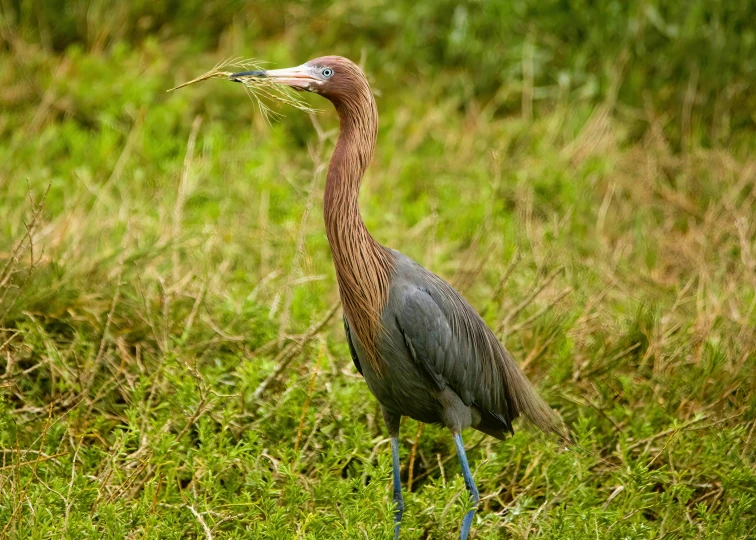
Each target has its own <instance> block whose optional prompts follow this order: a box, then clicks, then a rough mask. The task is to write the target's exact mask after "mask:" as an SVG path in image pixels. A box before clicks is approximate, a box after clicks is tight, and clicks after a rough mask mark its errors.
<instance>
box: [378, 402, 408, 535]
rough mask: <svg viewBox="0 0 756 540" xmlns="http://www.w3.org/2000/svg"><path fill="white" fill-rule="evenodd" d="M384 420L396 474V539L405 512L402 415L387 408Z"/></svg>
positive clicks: (392, 464) (384, 412)
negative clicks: (400, 450)
mask: <svg viewBox="0 0 756 540" xmlns="http://www.w3.org/2000/svg"><path fill="white" fill-rule="evenodd" d="M382 411H383V420H384V421H385V422H386V427H387V428H388V432H389V437H391V466H392V470H393V476H394V502H395V503H396V510H394V540H397V538H399V526H400V524H401V522H402V514H403V513H404V499H402V479H401V476H400V474H401V463H400V462H399V423H400V421H401V419H402V417H401V416H399V415H395V414H391V413H390V412H388V411H387V410H386V409H383V408H382Z"/></svg>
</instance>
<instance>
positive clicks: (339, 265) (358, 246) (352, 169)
mask: <svg viewBox="0 0 756 540" xmlns="http://www.w3.org/2000/svg"><path fill="white" fill-rule="evenodd" d="M368 92H369V89H368ZM363 98H364V99H362V100H356V101H349V102H347V103H338V104H336V109H337V111H338V113H339V120H340V123H341V131H340V133H339V139H338V142H337V143H336V149H335V150H334V152H333V156H332V158H331V163H330V166H329V168H328V176H327V180H326V189H325V202H324V214H325V225H326V233H327V235H328V243H329V244H330V246H331V252H332V255H333V263H334V266H335V268H336V276H337V279H338V283H339V293H340V294H341V302H342V304H343V307H344V313H345V315H346V317H347V320H348V322H349V325H350V328H351V330H352V335H354V336H356V337H357V338H358V339H359V341H360V344H361V345H362V347H363V348H364V349H365V351H366V353H367V356H368V361H369V362H371V363H373V367H374V368H375V369H376V370H377V371H379V372H380V371H381V367H380V363H379V360H378V357H377V354H376V351H375V343H376V339H377V335H378V332H379V331H380V315H381V312H382V311H383V308H384V306H385V305H386V301H387V300H388V288H389V282H390V279H391V274H392V268H393V257H392V256H391V255H390V253H389V252H388V251H387V250H386V248H384V247H383V246H381V245H380V244H379V243H378V242H376V241H375V240H374V239H373V237H372V236H371V235H370V233H369V232H368V230H367V228H366V227H365V224H364V222H363V221H362V216H361V215H360V209H359V205H358V202H357V199H358V195H359V191H360V183H361V181H362V176H363V175H364V174H365V170H366V169H367V167H368V165H369V164H370V161H371V160H372V158H373V151H374V149H375V141H376V136H377V131H378V113H377V109H376V106H375V101H374V100H373V96H372V94H369V95H363Z"/></svg>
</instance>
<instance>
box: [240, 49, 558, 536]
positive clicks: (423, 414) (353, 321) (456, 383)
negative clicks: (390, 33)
mask: <svg viewBox="0 0 756 540" xmlns="http://www.w3.org/2000/svg"><path fill="white" fill-rule="evenodd" d="M241 77H246V78H248V77H266V78H269V79H270V80H271V81H275V82H277V83H280V84H283V85H288V86H290V87H292V88H295V89H297V90H303V91H309V92H315V93H317V94H320V95H321V96H323V97H324V98H326V99H328V100H330V101H331V103H333V105H334V106H335V107H336V111H337V112H338V115H339V121H340V126H341V130H340V133H339V138H338V141H337V143H336V148H335V150H334V152H333V156H332V158H331V162H330V165H329V167H328V175H327V179H326V187H325V203H324V208H325V226H326V233H327V236H328V242H329V244H330V246H331V251H332V255H333V263H334V266H335V268H336V276H337V280H338V284H339V292H340V294H341V301H342V304H343V307H344V329H345V330H346V338H347V342H348V344H349V350H350V352H351V355H352V360H353V361H354V365H355V367H356V368H357V371H359V372H360V373H361V374H362V376H363V377H364V378H365V381H366V382H367V385H368V388H369V389H370V391H371V392H372V393H373V395H375V397H376V399H377V400H378V403H380V406H381V410H382V412H383V418H384V420H385V422H386V427H387V428H388V432H389V435H390V437H391V456H392V462H393V476H394V493H393V495H394V501H395V503H396V510H395V514H394V523H395V525H394V538H398V536H399V526H400V522H401V519H402V512H403V510H404V503H403V500H402V490H401V481H400V477H399V465H400V464H399V439H398V436H399V422H400V420H401V417H402V416H409V417H410V418H414V419H415V420H419V421H421V422H425V423H441V424H443V425H445V426H446V427H447V428H449V429H450V430H451V432H452V434H453V435H454V444H455V446H456V450H457V455H458V456H459V462H460V465H461V468H462V474H463V475H464V479H465V485H466V486H467V489H468V491H469V492H470V497H471V499H472V501H473V503H474V505H475V506H477V504H478V490H477V488H476V487H475V482H474V481H473V478H472V474H471V473H470V467H469V465H468V463H467V457H466V455H465V447H464V444H463V443H462V430H463V429H464V428H466V427H473V428H475V429H477V430H479V431H482V432H484V433H487V434H489V435H492V436H493V437H496V438H497V439H502V440H503V439H504V438H505V437H506V434H507V433H513V431H512V421H513V420H515V419H516V418H518V417H519V416H523V417H524V418H525V419H526V420H528V421H530V422H531V423H532V424H535V425H536V426H538V427H539V428H541V429H542V430H544V431H545V432H550V433H554V434H561V433H562V430H563V427H562V423H561V421H560V419H559V417H558V416H557V415H556V414H555V413H554V412H553V411H552V410H551V408H550V407H549V406H548V405H547V404H546V403H545V402H544V401H543V400H542V399H541V398H540V397H539V396H538V394H537V393H536V391H535V390H534V389H533V387H532V386H531V384H530V383H529V382H528V380H527V378H526V377H525V375H523V373H522V372H521V371H520V369H519V367H518V365H517V364H516V363H515V361H514V360H513V359H512V358H511V356H510V355H509V353H508V352H507V351H506V349H505V348H504V347H503V346H502V345H501V344H500V343H499V342H498V340H497V339H496V337H495V336H494V334H493V332H492V331H491V330H490V329H489V328H488V326H487V325H486V323H485V322H483V319H481V318H480V316H479V315H478V314H477V313H476V312H475V310H474V309H473V308H472V307H471V306H470V305H469V304H468V303H467V301H465V299H464V298H462V296H461V295H460V294H459V293H458V292H457V291H455V290H454V289H453V288H452V287H451V285H449V284H448V283H446V282H445V281H444V280H443V279H441V278H439V277H438V276H436V275H435V274H433V273H432V272H430V271H428V270H426V269H425V268H423V267H422V266H420V265H419V264H417V263H416V262H414V261H412V260H411V259H409V258H408V257H406V256H405V255H402V254H401V253H399V252H398V251H394V250H393V249H389V248H386V247H384V246H382V245H381V244H379V243H378V242H376V241H375V240H374V239H373V237H372V236H371V235H370V233H369V232H368V231H367V229H366V228H365V224H364V223H363V221H362V217H361V216H360V210H359V207H358V204H357V196H358V193H359V189H360V182H361V180H362V176H363V174H364V173H365V169H366V168H367V166H368V164H369V163H370V161H371V159H372V157H373V151H374V149H375V142H376V136H377V132H378V111H377V108H376V104H375V99H374V98H373V93H372V92H371V90H370V86H369V85H368V81H367V79H366V78H365V75H364V74H363V72H362V70H361V69H360V68H359V67H358V66H357V65H355V64H354V63H352V62H351V61H350V60H347V59H346V58H342V57H339V56H326V57H323V58H317V59H315V60H310V61H309V62H307V63H306V64H303V65H301V66H298V67H294V68H289V69H276V70H268V71H245V72H241V73H235V74H233V75H231V77H230V78H231V80H235V79H236V78H241ZM474 514H475V509H472V510H470V511H469V512H467V514H465V516H464V518H463V520H462V527H461V530H460V534H459V537H460V538H461V539H463V540H464V539H466V538H467V536H468V534H469V532H470V526H471V524H472V520H473V516H474Z"/></svg>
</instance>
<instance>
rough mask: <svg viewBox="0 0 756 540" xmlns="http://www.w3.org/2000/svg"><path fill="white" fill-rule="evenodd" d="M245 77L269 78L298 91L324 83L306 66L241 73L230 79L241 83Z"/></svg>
mask: <svg viewBox="0 0 756 540" xmlns="http://www.w3.org/2000/svg"><path fill="white" fill-rule="evenodd" d="M245 77H260V78H268V79H272V80H273V81H275V82H277V83H279V84H285V85H287V86H291V87H292V88H296V89H297V90H310V89H311V88H312V86H313V85H316V84H320V83H321V82H322V81H320V80H319V79H317V78H316V77H315V76H314V75H313V73H312V70H311V69H310V67H309V66H307V65H305V64H302V65H301V66H297V67H292V68H285V69H270V70H264V69H263V70H257V71H241V72H239V73H234V74H232V75H231V76H230V77H229V78H230V79H231V80H232V81H234V82H241V80H240V79H242V78H245Z"/></svg>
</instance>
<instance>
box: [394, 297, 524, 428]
mask: <svg viewBox="0 0 756 540" xmlns="http://www.w3.org/2000/svg"><path fill="white" fill-rule="evenodd" d="M444 285H445V284H444ZM447 287H448V288H449V290H450V291H443V292H446V293H447V294H448V292H454V293H455V296H457V298H439V300H438V301H437V300H436V298H434V296H439V294H438V293H439V292H441V291H435V292H436V295H434V294H433V292H431V290H430V289H423V288H417V289H414V290H409V291H407V292H406V293H405V297H404V299H403V300H404V301H403V302H402V304H401V307H400V308H399V309H398V311H397V313H396V323H397V326H398V327H399V330H400V331H401V333H402V336H403V338H404V342H405V344H406V346H407V349H408V350H409V353H410V356H411V357H412V359H413V360H414V362H415V363H416V364H417V365H418V367H420V371H421V372H422V373H423V374H424V375H425V377H426V379H427V380H428V382H429V383H430V384H432V385H433V386H434V387H435V388H437V389H439V390H441V389H443V388H444V387H445V386H448V387H449V388H451V389H452V390H454V391H455V392H456V393H457V395H458V396H459V397H460V399H461V400H462V401H463V402H464V403H465V405H468V406H472V405H475V406H476V407H477V408H478V409H479V410H480V411H481V413H482V414H483V415H484V416H485V418H484V421H485V422H486V423H487V424H489V425H491V424H497V425H498V426H497V427H499V428H500V429H503V430H505V431H509V432H511V431H512V421H513V420H514V419H515V418H517V416H518V413H519V411H518V410H517V407H516V406H515V405H514V403H513V402H512V399H511V396H510V395H508V392H507V388H506V378H505V377H504V376H502V374H501V373H500V371H501V370H500V369H498V368H499V366H497V363H499V362H500V361H501V360H500V359H498V358H497V357H496V356H497V352H499V353H501V354H506V352H505V351H504V350H503V349H502V348H501V346H500V345H499V344H498V342H496V341H495V338H493V339H494V342H495V345H494V346H492V344H491V343H490V341H491V340H490V337H492V336H490V337H489V336H488V334H490V330H489V329H488V327H487V326H486V325H485V323H484V322H483V321H482V320H481V319H480V317H478V315H477V313H475V312H474V311H473V310H472V308H471V307H470V306H469V305H467V303H466V302H464V300H462V298H461V297H459V296H458V295H456V291H454V290H453V289H451V287H449V286H448V285H447ZM450 300H452V302H451V305H448V304H450V302H449V301H450ZM454 300H461V301H462V302H463V303H464V304H463V305H459V302H455V301H454ZM450 309H453V310H455V311H458V312H457V313H448V311H449V310H450ZM460 310H461V311H460ZM509 360H510V361H511V359H509Z"/></svg>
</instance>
